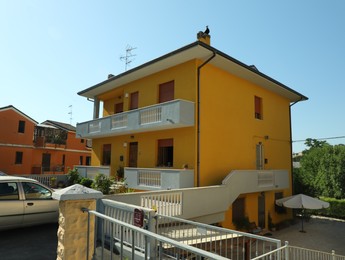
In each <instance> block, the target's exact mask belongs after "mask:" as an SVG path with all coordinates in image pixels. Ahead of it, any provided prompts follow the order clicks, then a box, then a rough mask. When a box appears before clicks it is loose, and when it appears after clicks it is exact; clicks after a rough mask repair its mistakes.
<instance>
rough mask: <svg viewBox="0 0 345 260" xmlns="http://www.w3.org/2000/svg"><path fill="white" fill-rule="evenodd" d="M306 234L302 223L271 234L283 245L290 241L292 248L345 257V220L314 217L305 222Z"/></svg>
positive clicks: (298, 222)
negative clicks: (333, 252)
mask: <svg viewBox="0 0 345 260" xmlns="http://www.w3.org/2000/svg"><path fill="white" fill-rule="evenodd" d="M303 226H304V230H305V232H304V233H302V232H300V230H301V227H302V225H301V221H300V220H299V221H297V223H296V224H294V225H291V226H289V227H287V228H284V229H281V230H278V231H275V232H271V233H272V237H273V238H277V239H280V240H281V241H282V245H283V244H284V243H285V241H288V242H289V244H290V245H292V246H298V247H304V248H308V249H314V250H319V251H324V252H329V253H331V252H332V250H335V253H336V254H338V255H344V256H345V220H339V219H332V218H324V217H317V216H312V217H311V218H310V220H309V221H307V222H306V221H304V225H303Z"/></svg>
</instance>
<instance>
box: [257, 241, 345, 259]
mask: <svg viewBox="0 0 345 260" xmlns="http://www.w3.org/2000/svg"><path fill="white" fill-rule="evenodd" d="M266 259H267V260H274V259H279V260H345V256H341V255H336V254H335V251H332V252H331V253H327V252H322V251H317V250H312V249H307V248H302V247H296V246H290V245H289V243H288V242H285V245H284V246H283V247H280V248H278V249H276V250H273V251H271V252H267V253H266V254H263V255H261V256H258V257H255V258H253V259H252V260H266Z"/></svg>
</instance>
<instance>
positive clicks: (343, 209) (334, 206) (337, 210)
mask: <svg viewBox="0 0 345 260" xmlns="http://www.w3.org/2000/svg"><path fill="white" fill-rule="evenodd" d="M321 199H322V200H323V201H327V202H328V203H329V204H330V205H329V208H327V209H322V210H317V211H315V212H313V214H315V215H320V216H325V217H332V218H339V219H345V200H337V199H333V198H325V197H322V198H321Z"/></svg>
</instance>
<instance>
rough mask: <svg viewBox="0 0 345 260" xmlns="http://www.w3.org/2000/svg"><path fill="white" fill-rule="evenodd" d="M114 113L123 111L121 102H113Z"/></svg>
mask: <svg viewBox="0 0 345 260" xmlns="http://www.w3.org/2000/svg"><path fill="white" fill-rule="evenodd" d="M114 111H115V114H117V113H122V112H123V103H117V104H115V109H114Z"/></svg>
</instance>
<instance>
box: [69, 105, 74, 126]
mask: <svg viewBox="0 0 345 260" xmlns="http://www.w3.org/2000/svg"><path fill="white" fill-rule="evenodd" d="M68 107H69V112H68V114H69V115H70V117H69V124H70V125H72V115H73V113H72V108H73V106H72V105H69V106H68Z"/></svg>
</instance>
